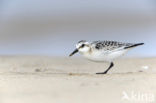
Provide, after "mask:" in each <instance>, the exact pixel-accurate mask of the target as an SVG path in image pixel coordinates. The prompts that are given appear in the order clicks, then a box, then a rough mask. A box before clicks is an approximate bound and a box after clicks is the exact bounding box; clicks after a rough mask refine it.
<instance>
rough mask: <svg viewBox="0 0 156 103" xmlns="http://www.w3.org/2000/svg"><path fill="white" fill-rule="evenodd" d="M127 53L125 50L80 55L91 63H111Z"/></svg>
mask: <svg viewBox="0 0 156 103" xmlns="http://www.w3.org/2000/svg"><path fill="white" fill-rule="evenodd" d="M126 52H127V50H124V49H123V50H120V51H112V52H111V51H108V52H103V51H98V50H96V51H92V52H91V53H88V52H87V53H83V54H82V55H83V56H84V57H85V58H87V59H89V60H92V61H97V62H102V61H103V62H111V61H113V60H114V59H116V58H118V57H120V56H122V55H124V54H125V53H126Z"/></svg>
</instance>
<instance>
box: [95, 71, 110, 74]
mask: <svg viewBox="0 0 156 103" xmlns="http://www.w3.org/2000/svg"><path fill="white" fill-rule="evenodd" d="M96 74H107V71H105V72H100V73H96Z"/></svg>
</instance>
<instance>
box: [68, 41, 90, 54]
mask: <svg viewBox="0 0 156 103" xmlns="http://www.w3.org/2000/svg"><path fill="white" fill-rule="evenodd" d="M89 50H90V44H89V42H87V41H85V40H81V41H79V42H78V43H77V44H76V49H75V50H74V51H73V52H72V53H71V54H70V55H69V56H72V55H74V54H75V53H77V52H80V53H82V54H83V53H87V52H88V51H89Z"/></svg>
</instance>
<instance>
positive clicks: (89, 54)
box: [69, 40, 144, 74]
mask: <svg viewBox="0 0 156 103" xmlns="http://www.w3.org/2000/svg"><path fill="white" fill-rule="evenodd" d="M143 44H144V43H122V42H117V41H94V42H91V43H89V42H87V41H85V40H81V41H79V42H78V43H77V44H76V49H75V50H74V51H73V52H72V53H71V54H70V55H69V56H72V55H74V54H75V53H77V52H79V53H80V54H82V55H83V56H84V57H85V58H87V59H89V60H92V61H96V62H108V63H110V66H109V67H108V69H106V71H104V72H100V73H96V74H106V73H107V72H108V71H109V70H110V69H111V68H112V67H113V66H114V63H113V60H114V59H116V58H118V57H120V56H122V55H124V54H125V53H126V52H127V51H128V50H130V49H131V48H133V47H136V46H139V45H143Z"/></svg>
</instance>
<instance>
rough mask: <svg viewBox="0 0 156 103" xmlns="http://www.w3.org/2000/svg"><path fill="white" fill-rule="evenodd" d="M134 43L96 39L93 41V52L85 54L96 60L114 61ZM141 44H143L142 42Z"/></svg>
mask: <svg viewBox="0 0 156 103" xmlns="http://www.w3.org/2000/svg"><path fill="white" fill-rule="evenodd" d="M135 45H136V44H134V43H122V42H117V41H94V42H92V43H91V49H92V50H91V53H90V54H87V55H85V56H86V57H87V58H88V59H90V60H94V61H109V62H110V61H112V60H114V59H116V58H118V57H120V56H122V55H124V54H125V53H126V52H127V51H128V50H129V48H131V47H133V46H135ZM140 45H141V44H140Z"/></svg>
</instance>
